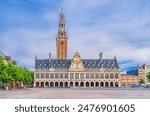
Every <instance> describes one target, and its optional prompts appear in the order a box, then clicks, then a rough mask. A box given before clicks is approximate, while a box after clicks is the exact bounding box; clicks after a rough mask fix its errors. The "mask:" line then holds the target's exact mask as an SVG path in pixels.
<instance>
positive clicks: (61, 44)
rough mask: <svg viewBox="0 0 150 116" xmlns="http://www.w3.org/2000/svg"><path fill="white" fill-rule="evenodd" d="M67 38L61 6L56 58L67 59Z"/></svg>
mask: <svg viewBox="0 0 150 116" xmlns="http://www.w3.org/2000/svg"><path fill="white" fill-rule="evenodd" d="M67 39H68V37H67V33H66V28H65V16H64V11H63V8H61V12H60V19H59V25H58V34H57V38H56V41H57V42H56V43H57V44H56V46H57V58H58V59H67Z"/></svg>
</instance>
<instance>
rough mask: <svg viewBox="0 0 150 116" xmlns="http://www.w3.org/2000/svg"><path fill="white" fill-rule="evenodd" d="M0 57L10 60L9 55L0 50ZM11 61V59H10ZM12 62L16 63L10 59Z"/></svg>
mask: <svg viewBox="0 0 150 116" xmlns="http://www.w3.org/2000/svg"><path fill="white" fill-rule="evenodd" d="M0 57H2V58H4V59H5V60H6V61H9V60H11V57H10V56H6V55H5V54H4V53H3V52H1V51H0ZM11 61H12V60H11ZM12 63H13V64H16V63H17V62H16V61H12Z"/></svg>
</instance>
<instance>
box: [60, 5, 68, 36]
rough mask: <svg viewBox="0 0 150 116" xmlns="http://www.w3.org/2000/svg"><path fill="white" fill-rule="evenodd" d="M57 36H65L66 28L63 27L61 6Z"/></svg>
mask: <svg viewBox="0 0 150 116" xmlns="http://www.w3.org/2000/svg"><path fill="white" fill-rule="evenodd" d="M58 36H59V37H64V36H67V35H66V29H65V17H64V11H63V8H61V13H60V19H59V28H58Z"/></svg>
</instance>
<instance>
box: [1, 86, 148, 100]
mask: <svg viewBox="0 0 150 116" xmlns="http://www.w3.org/2000/svg"><path fill="white" fill-rule="evenodd" d="M0 99H150V89H143V88H26V89H19V90H7V91H6V90H5V91H2V90H0Z"/></svg>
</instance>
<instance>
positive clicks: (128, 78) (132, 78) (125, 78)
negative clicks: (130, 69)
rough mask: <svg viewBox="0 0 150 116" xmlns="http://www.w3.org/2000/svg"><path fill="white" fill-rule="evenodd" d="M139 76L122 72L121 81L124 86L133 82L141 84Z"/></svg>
mask: <svg viewBox="0 0 150 116" xmlns="http://www.w3.org/2000/svg"><path fill="white" fill-rule="evenodd" d="M139 80H140V79H139V77H138V76H137V75H131V74H121V83H122V85H123V86H130V85H131V84H139Z"/></svg>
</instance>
